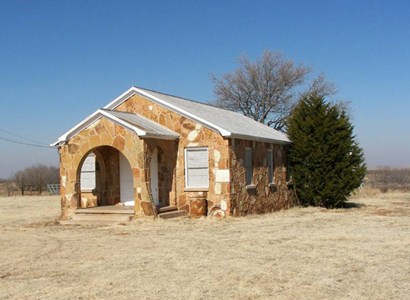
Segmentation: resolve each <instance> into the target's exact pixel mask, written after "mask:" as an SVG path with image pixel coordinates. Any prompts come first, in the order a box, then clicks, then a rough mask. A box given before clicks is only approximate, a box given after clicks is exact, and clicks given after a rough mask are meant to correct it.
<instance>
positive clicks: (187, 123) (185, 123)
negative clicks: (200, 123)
mask: <svg viewBox="0 0 410 300" xmlns="http://www.w3.org/2000/svg"><path fill="white" fill-rule="evenodd" d="M182 127H184V128H185V129H188V130H189V131H191V130H194V129H195V125H194V124H192V123H191V122H189V121H186V122H184V123H182Z"/></svg>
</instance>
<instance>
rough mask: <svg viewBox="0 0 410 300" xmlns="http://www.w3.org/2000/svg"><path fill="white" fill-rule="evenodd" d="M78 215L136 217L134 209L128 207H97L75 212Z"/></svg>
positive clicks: (80, 209)
mask: <svg viewBox="0 0 410 300" xmlns="http://www.w3.org/2000/svg"><path fill="white" fill-rule="evenodd" d="M75 213H76V215H78V214H96V215H100V214H110V215H112V214H118V215H134V208H131V207H127V206H97V207H90V208H79V209H77V210H76V211H75Z"/></svg>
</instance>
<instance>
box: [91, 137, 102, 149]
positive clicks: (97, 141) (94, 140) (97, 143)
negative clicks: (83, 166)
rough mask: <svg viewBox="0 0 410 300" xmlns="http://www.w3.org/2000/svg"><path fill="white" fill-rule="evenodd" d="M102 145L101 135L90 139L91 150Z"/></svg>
mask: <svg viewBox="0 0 410 300" xmlns="http://www.w3.org/2000/svg"><path fill="white" fill-rule="evenodd" d="M100 145H101V139H100V136H99V135H95V136H91V137H90V146H91V148H96V147H98V146H100Z"/></svg>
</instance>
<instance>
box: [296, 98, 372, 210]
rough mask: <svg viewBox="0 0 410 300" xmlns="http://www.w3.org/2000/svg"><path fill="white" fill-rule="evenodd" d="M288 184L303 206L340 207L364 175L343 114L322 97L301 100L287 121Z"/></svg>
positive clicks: (356, 147) (362, 159)
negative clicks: (289, 145) (290, 172)
mask: <svg viewBox="0 0 410 300" xmlns="http://www.w3.org/2000/svg"><path fill="white" fill-rule="evenodd" d="M288 136H289V138H290V139H291V141H292V146H291V148H290V151H289V163H290V166H291V170H292V181H293V182H294V187H295V190H296V193H297V195H298V197H299V200H300V201H301V203H302V204H303V205H313V206H323V207H327V208H335V207H341V206H343V204H344V202H345V201H346V200H347V197H348V196H349V195H350V193H351V192H352V191H353V190H354V189H356V188H358V187H359V186H360V184H361V183H362V180H363V178H364V176H365V173H366V166H365V163H364V156H363V151H362V149H361V148H360V147H359V146H358V144H357V143H356V141H355V139H354V138H355V137H354V135H353V126H352V124H351V123H350V121H349V118H348V116H347V115H346V113H345V112H344V111H343V110H342V109H340V108H338V107H337V106H336V105H330V104H328V103H326V102H325V100H324V98H323V97H320V96H317V95H311V96H308V97H305V98H304V99H302V101H301V102H300V103H299V104H298V105H297V106H296V108H295V109H294V111H293V112H292V114H291V116H290V117H289V119H288Z"/></svg>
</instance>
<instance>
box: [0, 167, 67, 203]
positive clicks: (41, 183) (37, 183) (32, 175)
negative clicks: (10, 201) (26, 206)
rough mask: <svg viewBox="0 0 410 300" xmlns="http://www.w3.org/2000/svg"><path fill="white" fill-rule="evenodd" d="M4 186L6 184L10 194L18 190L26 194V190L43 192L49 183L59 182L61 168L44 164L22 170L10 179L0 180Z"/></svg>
mask: <svg viewBox="0 0 410 300" xmlns="http://www.w3.org/2000/svg"><path fill="white" fill-rule="evenodd" d="M1 182H2V183H3V184H2V186H3V187H4V186H5V189H6V192H7V194H8V195H9V196H10V195H11V194H14V192H15V191H16V190H17V191H19V192H20V193H21V195H24V194H25V193H26V192H30V194H31V193H33V192H35V193H37V194H39V195H40V194H41V193H42V192H43V191H44V190H45V189H46V186H47V184H57V183H59V182H60V174H59V168H57V167H53V166H45V165H42V164H37V165H33V166H31V167H28V168H25V169H23V170H20V171H18V172H16V173H15V174H14V176H12V177H11V178H10V179H8V180H5V179H2V180H0V183H1Z"/></svg>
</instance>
